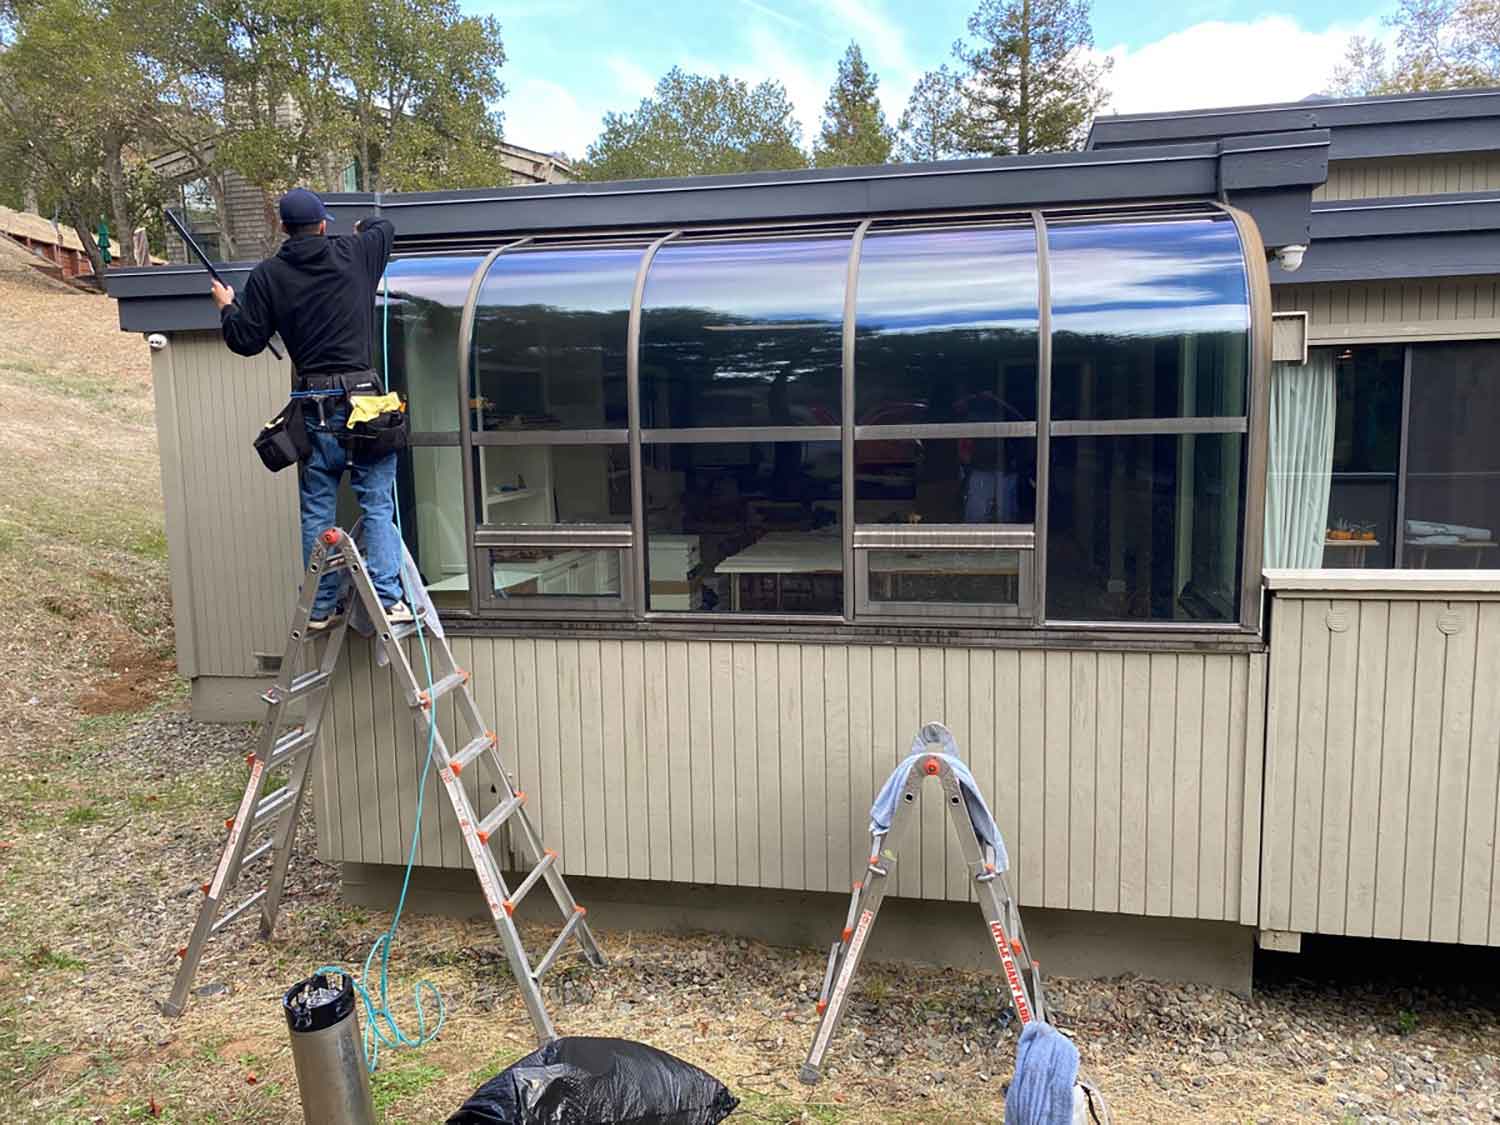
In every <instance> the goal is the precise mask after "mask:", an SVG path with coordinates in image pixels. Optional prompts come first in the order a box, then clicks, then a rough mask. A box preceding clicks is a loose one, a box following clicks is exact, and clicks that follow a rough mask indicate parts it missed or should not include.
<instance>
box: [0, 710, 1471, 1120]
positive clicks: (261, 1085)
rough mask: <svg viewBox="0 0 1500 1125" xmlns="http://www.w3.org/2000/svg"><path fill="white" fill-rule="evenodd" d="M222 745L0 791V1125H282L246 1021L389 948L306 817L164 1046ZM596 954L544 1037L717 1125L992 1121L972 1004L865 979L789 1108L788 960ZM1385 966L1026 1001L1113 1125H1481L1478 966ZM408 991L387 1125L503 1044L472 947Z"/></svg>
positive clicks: (217, 834) (112, 754) (803, 1000)
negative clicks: (321, 856)
mask: <svg viewBox="0 0 1500 1125" xmlns="http://www.w3.org/2000/svg"><path fill="white" fill-rule="evenodd" d="M252 741H253V731H252V729H251V728H248V727H216V726H206V725H201V724H195V723H192V722H191V721H189V720H188V719H187V718H186V716H184V715H182V714H180V713H177V712H173V711H161V712H158V713H156V714H154V715H151V716H149V717H147V718H144V719H141V720H138V721H135V722H134V723H133V725H130V726H128V728H126V727H122V728H120V729H118V730H114V731H108V732H105V733H104V734H103V735H102V736H95V737H90V738H86V739H84V740H83V741H82V742H80V743H79V744H78V745H75V746H74V747H73V748H72V752H71V753H70V754H69V755H67V756H66V764H65V765H61V766H59V767H58V768H55V769H52V770H50V772H48V773H47V774H45V775H44V774H39V773H37V772H35V771H33V772H31V773H26V772H25V771H22V772H21V773H20V775H19V777H18V781H19V784H20V791H21V793H22V795H23V797H24V795H25V794H27V793H29V794H31V796H30V797H29V798H26V801H27V807H26V808H25V809H21V808H19V807H17V805H16V803H15V801H14V800H13V799H10V800H7V802H6V803H7V805H8V806H9V807H7V808H5V809H3V810H0V813H3V815H4V816H5V818H6V820H5V822H6V823H10V824H13V825H16V826H17V829H18V830H17V831H16V832H15V833H14V834H13V835H9V836H8V838H7V839H6V840H5V843H7V844H8V845H9V846H8V847H6V848H4V849H0V876H3V878H4V885H5V887H6V894H5V897H4V900H3V901H0V932H3V933H5V934H6V935H7V937H6V939H5V944H4V956H3V957H0V987H3V990H4V992H3V996H4V999H3V1000H0V1104H9V1105H12V1106H16V1107H18V1108H19V1113H18V1114H17V1113H14V1112H13V1113H12V1114H11V1115H10V1116H8V1117H7V1120H21V1121H37V1122H43V1121H46V1122H52V1121H117V1120H121V1121H123V1120H133V1119H136V1118H137V1117H141V1116H151V1115H152V1106H155V1107H156V1115H157V1116H159V1117H160V1119H162V1120H175V1121H193V1122H197V1121H255V1122H283V1121H284V1122H296V1121H298V1120H300V1114H299V1112H298V1110H297V1108H296V1106H297V1103H296V1098H295V1080H294V1079H293V1077H292V1075H291V1067H290V1058H289V1055H288V1052H287V1050H286V1047H285V1031H284V1027H283V1026H282V1025H281V1022H280V1018H279V1013H278V1011H277V1005H276V1003H275V998H276V996H277V994H278V992H279V990H280V989H282V988H284V987H285V986H286V984H287V983H288V982H290V981H291V980H293V979H295V978H296V977H297V976H299V975H301V974H302V973H303V972H305V971H307V970H308V969H309V968H311V967H313V965H314V964H315V963H318V962H321V961H322V960H323V959H325V958H332V959H334V960H337V961H340V962H343V963H356V962H357V961H358V960H360V959H362V957H363V955H364V951H365V949H366V948H367V947H368V943H369V941H370V940H371V938H373V937H374V936H375V935H376V934H377V933H378V932H379V931H380V930H381V929H382V928H383V927H384V926H385V925H387V924H388V920H389V919H388V916H387V915H385V914H383V913H379V912H365V911H360V910H355V909H352V908H348V907H342V906H341V905H340V904H339V903H338V901H337V885H336V878H335V872H334V871H333V869H332V868H330V867H328V866H326V865H324V864H321V863H319V862H318V861H317V860H316V859H315V858H313V855H312V853H313V841H312V832H313V826H312V824H311V822H310V820H309V819H308V818H304V823H303V825H302V833H301V836H300V846H299V853H298V859H297V861H296V862H295V863H294V866H293V868H292V877H291V880H290V882H289V887H288V898H287V902H286V907H285V909H284V912H283V914H282V918H281V920H280V923H279V925H278V933H277V936H276V938H275V939H274V940H272V941H271V942H268V943H260V942H256V941H253V940H251V939H252V938H253V936H254V924H253V922H247V923H245V924H244V925H243V926H242V927H241V928H240V929H238V930H237V931H235V932H236V933H237V934H239V935H243V937H242V938H239V939H237V940H236V939H231V940H227V941H221V942H217V943H214V944H213V945H211V946H210V952H209V954H208V956H207V958H206V959H205V962H204V965H203V967H202V969H201V970H200V972H199V976H198V984H199V992H200V993H201V995H199V996H197V997H195V998H194V999H193V1001H192V1002H191V1004H190V1006H189V1011H188V1014H187V1015H186V1016H185V1017H184V1018H183V1019H182V1020H180V1021H175V1022H173V1021H168V1020H165V1019H163V1018H161V1017H160V1016H159V1015H157V1014H156V1013H155V1012H154V1010H153V1008H152V1006H151V1000H152V998H153V997H155V996H159V995H161V994H163V993H164V992H165V991H166V989H167V988H168V987H169V985H170V980H171V972H172V965H173V959H172V950H173V949H174V948H175V947H176V946H177V945H178V944H180V943H181V942H182V940H183V937H184V935H185V934H186V932H187V930H188V928H189V926H190V925H191V921H192V917H193V912H194V909H195V907H196V904H197V901H198V897H197V893H196V890H195V885H196V883H197V881H198V880H199V878H201V877H202V873H203V872H205V871H207V870H208V869H209V868H210V867H211V865H212V863H213V862H214V859H215V856H216V854H217V848H218V846H219V844H220V841H221V837H222V834H223V833H222V828H221V823H222V822H221V819H220V817H221V815H222V811H223V810H224V809H226V808H228V807H232V805H233V804H234V801H235V797H236V794H237V791H238V787H239V784H240V782H241V780H242V778H243V772H244V771H243V765H242V764H241V762H240V759H241V757H242V756H243V754H244V753H245V752H246V750H247V749H248V748H249V747H250V746H251V745H252ZM15 791H16V790H15V788H14V787H8V788H7V789H6V790H5V793H6V794H7V796H8V797H13V795H14V793H15ZM104 794H111V795H115V796H113V797H111V798H110V799H104V797H103V795H104ZM79 808H90V809H94V810H96V815H95V814H91V815H89V816H82V815H79V814H77V813H76V810H77V809H79ZM59 825H61V826H62V827H61V828H59V827H58V826H59ZM59 832H60V833H61V834H62V836H63V839H61V840H59V839H58V835H59ZM77 856H85V857H98V859H97V860H93V859H90V860H89V861H88V862H86V863H82V864H80V863H78V862H76V861H75V857H77ZM532 938H533V940H541V939H543V938H544V935H542V934H541V933H536V934H533V935H532ZM601 939H602V941H603V944H604V947H605V950H606V953H607V955H608V956H609V957H610V959H611V965H610V967H609V968H608V969H607V970H605V971H603V972H595V971H589V970H587V969H586V968H585V967H584V966H583V965H582V964H581V963H571V964H565V965H564V966H563V967H562V968H561V970H559V971H557V972H556V973H555V974H554V975H553V976H552V977H549V998H550V1001H551V1003H552V1005H553V1008H554V1016H555V1018H556V1020H557V1022H558V1024H559V1026H560V1027H561V1028H562V1029H564V1030H565V1031H567V1032H569V1033H574V1034H598V1035H619V1036H625V1037H629V1038H636V1039H642V1040H645V1041H648V1042H651V1043H653V1044H655V1045H657V1046H660V1047H662V1048H664V1049H666V1050H670V1051H672V1052H674V1053H676V1054H678V1055H680V1056H682V1057H684V1058H687V1059H689V1060H690V1061H692V1062H694V1063H697V1064H698V1065H700V1066H703V1067H705V1068H706V1069H708V1070H709V1071H711V1072H712V1073H714V1074H716V1075H718V1076H719V1077H720V1078H722V1079H723V1080H724V1081H725V1082H726V1083H728V1084H729V1085H730V1087H731V1089H733V1090H734V1092H735V1093H736V1094H737V1095H738V1096H740V1097H741V1098H742V1099H744V1105H743V1106H742V1108H741V1109H740V1110H739V1111H738V1113H737V1114H736V1117H735V1118H734V1119H735V1120H741V1119H743V1120H747V1121H750V1120H759V1121H774V1122H787V1121H819V1122H861V1123H863V1122H870V1123H873V1122H888V1121H913V1122H916V1121H921V1122H927V1121H964V1122H999V1121H1000V1120H1001V1117H1002V1111H1001V1100H1002V1097H1003V1094H1002V1089H1003V1085H1002V1084H1003V1083H1004V1081H1005V1080H1006V1079H1007V1078H1008V1076H1009V1074H1010V1071H1011V1068H1012V1066H1013V1064H1014V1056H1015V1029H1014V1027H1013V1026H1012V1023H1011V1021H1010V1020H1009V1019H1008V1017H1007V1013H1006V1012H1005V1009H1004V1007H1003V1001H1002V1000H1001V999H1000V992H999V989H998V987H997V981H996V980H995V979H994V978H993V977H990V976H986V975H982V974H973V973H965V972H959V971H956V970H947V969H944V970H938V971H934V972H932V973H930V974H927V975H925V976H924V977H923V978H922V985H921V987H920V988H918V989H912V988H911V987H910V980H909V977H907V976H903V975H901V974H900V973H899V972H898V970H897V969H896V968H895V967H888V966H878V965H877V966H871V967H870V969H869V971H867V972H862V973H861V975H860V977H859V978H858V987H857V990H856V992H855V994H854V996H853V1000H852V1003H851V1005H850V1009H849V1014H848V1018H847V1020H846V1022H845V1027H844V1030H843V1031H842V1032H841V1034H840V1036H839V1039H838V1040H837V1041H836V1045H835V1049H834V1053H833V1055H832V1060H831V1064H830V1066H829V1068H828V1077H827V1079H826V1080H825V1081H824V1082H823V1083H822V1084H821V1085H820V1086H818V1087H817V1088H815V1089H814V1090H811V1091H809V1090H807V1089H805V1088H804V1087H802V1086H800V1085H799V1084H798V1083H797V1081H796V1079H795V1073H796V1068H797V1066H798V1064H799V1063H800V1062H801V1060H802V1057H803V1055H804V1053H805V1051H806V1048H807V1044H808V1042H809V1041H810V1038H811V1035H812V1030H813V1026H814V1014H813V1010H812V1001H813V999H814V997H815V993H816V990H817V988H818V985H819V981H820V976H821V968H822V963H821V961H822V959H821V956H820V955H819V954H818V953H816V952H813V951H799V950H784V949H775V948H768V947H766V946H763V945H759V944H756V943H751V942H745V941H740V940H736V939H733V938H727V937H723V936H715V935H704V936H701V937H695V938H687V939H684V938H678V937H668V936H665V935H661V934H651V933H606V934H603V935H601ZM1401 952H1402V953H1403V954H1404V955H1406V957H1405V959H1404V960H1402V961H1400V962H1399V963H1398V964H1397V966H1396V967H1397V970H1398V971H1397V972H1396V973H1395V974H1394V975H1395V976H1397V977H1404V978H1405V979H1406V980H1407V981H1408V984H1407V986H1406V987H1402V988H1396V987H1393V986H1391V985H1389V984H1388V983H1387V980H1386V977H1385V975H1381V974H1382V972H1384V973H1386V974H1389V970H1388V969H1384V970H1382V965H1383V964H1384V963H1382V962H1380V961H1378V960H1377V961H1376V962H1374V966H1373V968H1371V969H1370V970H1369V971H1365V970H1362V969H1361V968H1360V967H1359V966H1358V965H1356V964H1354V962H1353V961H1352V960H1351V958H1350V957H1349V956H1348V955H1346V954H1340V955H1338V956H1337V957H1336V959H1335V961H1334V962H1330V961H1329V960H1328V959H1327V958H1322V959H1320V958H1319V957H1317V956H1316V955H1305V956H1306V957H1307V959H1306V960H1304V959H1300V958H1285V957H1283V958H1281V959H1279V960H1277V961H1273V962H1269V963H1268V964H1267V965H1266V966H1265V967H1264V969H1263V971H1262V973H1261V980H1260V981H1259V982H1258V987H1257V992H1256V996H1255V998H1254V999H1252V1000H1248V1001H1247V1000H1243V999H1240V998H1238V997H1235V996H1233V995H1230V994H1228V993H1224V992H1219V991H1215V990H1212V989H1208V988H1203V987H1198V986H1193V985H1181V986H1176V985H1165V984H1161V983H1157V982H1154V981H1147V980H1142V979H1139V978H1133V977H1125V978H1120V979H1115V980H1069V979H1057V980H1053V981H1052V982H1050V998H1051V1003H1052V1005H1053V1008H1054V1015H1055V1022H1057V1023H1058V1025H1059V1026H1061V1027H1063V1028H1065V1029H1067V1031H1068V1032H1069V1033H1070V1034H1072V1035H1073V1036H1074V1037H1075V1040H1076V1041H1077V1042H1078V1044H1079V1047H1080V1050H1081V1053H1082V1056H1083V1060H1084V1069H1085V1072H1086V1073H1087V1074H1088V1075H1089V1076H1090V1077H1091V1078H1092V1079H1093V1080H1094V1081H1095V1082H1096V1083H1097V1084H1098V1085H1099V1086H1100V1088H1101V1089H1102V1090H1103V1091H1104V1092H1105V1094H1106V1096H1107V1097H1108V1098H1109V1099H1110V1101H1111V1103H1112V1105H1113V1107H1114V1110H1115V1113H1116V1116H1117V1118H1118V1119H1119V1120H1121V1121H1162V1122H1169V1121H1222V1122H1237V1123H1241V1122H1249V1121H1253V1122H1283V1121H1332V1122H1387V1121H1442V1122H1493V1121H1500V1094H1497V1091H1500V1061H1497V1060H1500V1014H1497V1013H1500V1001H1497V997H1496V982H1495V975H1494V973H1493V968H1494V965H1495V960H1494V958H1493V956H1490V957H1489V958H1488V960H1484V959H1482V958H1481V959H1479V960H1477V961H1476V962H1475V965H1476V968H1474V969H1472V970H1469V969H1465V970H1463V971H1454V972H1450V973H1449V974H1447V976H1446V977H1443V978H1441V979H1435V980H1433V981H1432V982H1431V983H1428V984H1425V985H1421V986H1412V985H1411V984H1410V983H1409V982H1410V981H1411V980H1413V979H1415V978H1416V977H1417V976H1418V975H1421V964H1420V962H1418V961H1417V960H1415V959H1414V958H1413V957H1412V956H1411V955H1412V954H1416V955H1418V956H1421V955H1424V954H1431V953H1433V952H1436V951H1434V950H1430V949H1428V950H1423V949H1421V948H1419V947H1412V948H1405V949H1403V950H1402V951H1401ZM1444 960H1445V963H1447V962H1449V961H1451V958H1445V959H1444ZM1486 966H1488V969H1487V970H1486V968H1485V967H1486ZM1486 971H1487V975H1481V974H1484V973H1486ZM1299 972H1300V973H1304V974H1305V975H1304V976H1302V977H1297V976H1294V975H1292V974H1293V973H1299ZM419 977H425V978H428V979H431V980H432V981H433V982H434V983H435V984H437V986H438V987H439V988H440V989H441V991H442V993H443V996H444V998H445V1000H446V1003H447V1005H448V1022H447V1024H446V1026H445V1029H444V1032H443V1034H442V1036H441V1037H440V1039H439V1040H438V1042H436V1043H434V1044H432V1045H431V1046H429V1047H427V1048H424V1049H423V1050H422V1051H418V1052H408V1051H402V1052H397V1053H387V1055H385V1056H384V1060H383V1062H382V1066H381V1070H380V1072H379V1073H378V1074H377V1076H376V1090H377V1096H378V1098H379V1099H380V1100H381V1104H382V1108H383V1113H384V1119H385V1120H387V1121H392V1122H397V1121H400V1122H407V1121H410V1122H428V1121H435V1120H441V1119H442V1117H443V1116H444V1115H445V1114H446V1113H447V1112H450V1111H451V1110H452V1109H453V1108H454V1107H456V1106H457V1105H458V1103H459V1102H461V1101H462V1100H463V1098H464V1097H465V1096H466V1095H467V1094H468V1093H469V1092H470V1091H472V1089H473V1088H474V1087H475V1086H476V1085H478V1083H479V1082H480V1081H482V1080H483V1079H484V1078H485V1077H487V1076H488V1075H490V1074H492V1073H494V1072H495V1071H496V1070H498V1069H500V1067H502V1066H504V1065H505V1064H506V1063H508V1062H509V1061H512V1060H513V1059H515V1058H516V1057H519V1056H520V1055H521V1054H523V1053H525V1051H527V1050H529V1048H530V1046H531V1042H530V1036H529V1026H528V1024H527V1022H526V1018H525V1014H524V1011H523V1009H522V1008H521V1005H520V1002H519V999H518V998H517V996H516V993H515V990H514V989H513V988H512V987H511V986H510V983H509V979H508V976H507V974H506V972H505V969H504V966H503V960H502V958H501V955H500V953H499V950H498V948H497V946H496V945H495V943H494V941H493V934H492V932H491V931H490V930H489V928H488V927H487V926H486V925H485V924H483V923H482V922H478V921H469V922H455V921H450V920H446V919H439V918H424V917H415V916H412V917H409V918H407V919H406V920H403V923H402V929H401V937H400V940H399V942H398V945H397V949H396V954H395V960H394V963H393V987H394V988H396V989H398V994H399V997H400V999H399V1000H398V1001H397V1005H396V1006H397V1009H398V1012H399V1013H400V1014H401V1015H402V1019H403V1022H409V1016H408V1015H407V1013H408V1011H409V1000H408V996H409V989H410V986H411V984H412V983H414V982H415V981H416V980H417V979H418V978H419ZM1466 979H1467V980H1469V981H1473V982H1477V987H1471V986H1466V985H1465V984H1464V983H1463V982H1464V981H1465V980H1466ZM252 1078H253V1081H252Z"/></svg>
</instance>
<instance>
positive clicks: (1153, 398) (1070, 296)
mask: <svg viewBox="0 0 1500 1125" xmlns="http://www.w3.org/2000/svg"><path fill="white" fill-rule="evenodd" d="M1047 246H1048V262H1049V269H1050V272H1051V281H1052V417H1053V419H1054V420H1055V421H1057V420H1094V419H1113V418H1209V417H1232V416H1235V415H1243V414H1244V413H1245V402H1246V397H1245V380H1246V368H1247V364H1248V360H1249V354H1250V346H1249V335H1250V297H1249V282H1248V279H1247V276H1246V271H1245V261H1244V253H1243V251H1242V249H1241V247H1240V240H1239V234H1238V232H1237V231H1236V229H1235V225H1234V223H1233V221H1231V220H1230V219H1229V218H1227V217H1223V218H1202V219H1186V220H1171V221H1158V222H1150V221H1145V220H1140V221H1135V222H1119V221H1116V222H1086V223H1072V224H1060V225H1053V226H1049V227H1048V230H1047Z"/></svg>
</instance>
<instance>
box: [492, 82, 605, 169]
mask: <svg viewBox="0 0 1500 1125" xmlns="http://www.w3.org/2000/svg"><path fill="white" fill-rule="evenodd" d="M501 108H502V109H503V110H504V113H505V139H506V140H508V141H513V142H515V143H516V144H518V145H525V146H526V147H527V148H535V149H544V150H546V151H548V152H565V153H567V154H568V155H569V156H571V157H573V158H575V159H577V158H579V157H581V156H583V153H584V150H585V149H586V148H588V146H589V142H590V141H592V140H593V139H594V138H595V137H596V136H598V134H599V123H600V121H601V120H603V117H604V109H603V108H601V107H599V106H594V105H585V104H583V103H582V102H580V101H579V100H578V99H577V98H576V97H574V96H573V94H571V93H570V92H569V91H568V90H567V89H566V88H565V87H563V86H560V85H558V84H557V83H556V82H549V81H548V80H547V79H545V78H523V79H520V80H519V81H516V82H513V83H512V84H511V87H510V90H509V91H508V92H507V94H506V96H505V101H504V103H503V105H502V106H501ZM618 108H622V109H623V108H629V107H628V106H620V107H618Z"/></svg>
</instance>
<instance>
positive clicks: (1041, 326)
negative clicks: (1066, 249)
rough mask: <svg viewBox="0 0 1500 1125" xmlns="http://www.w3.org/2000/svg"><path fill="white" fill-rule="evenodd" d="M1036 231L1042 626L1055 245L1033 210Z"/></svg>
mask: <svg viewBox="0 0 1500 1125" xmlns="http://www.w3.org/2000/svg"><path fill="white" fill-rule="evenodd" d="M1031 225H1032V229H1033V230H1035V231H1036V285H1037V297H1036V318H1037V319H1036V328H1037V331H1036V349H1037V354H1036V378H1037V386H1036V503H1035V506H1034V507H1033V510H1032V516H1031V518H1032V526H1033V530H1034V533H1035V535H1036V549H1035V551H1034V552H1033V553H1032V564H1033V565H1032V580H1031V581H1032V587H1033V589H1032V594H1031V605H1032V614H1031V624H1032V627H1033V628H1037V629H1040V628H1042V627H1043V626H1045V625H1046V623H1047V539H1048V530H1047V529H1048V515H1049V512H1050V509H1051V505H1052V248H1051V246H1049V245H1048V239H1047V218H1046V216H1045V215H1043V214H1042V212H1040V211H1033V212H1032V213H1031Z"/></svg>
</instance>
